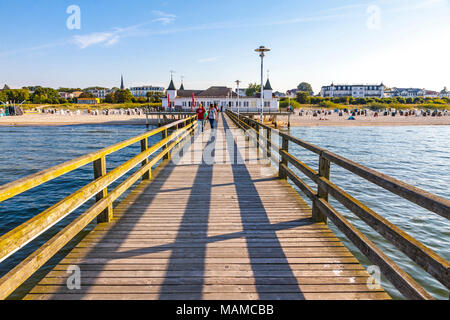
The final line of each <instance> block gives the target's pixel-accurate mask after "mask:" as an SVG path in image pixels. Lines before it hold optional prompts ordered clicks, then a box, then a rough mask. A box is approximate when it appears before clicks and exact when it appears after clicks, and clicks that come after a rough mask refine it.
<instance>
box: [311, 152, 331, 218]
mask: <svg viewBox="0 0 450 320" xmlns="http://www.w3.org/2000/svg"><path fill="white" fill-rule="evenodd" d="M319 176H320V177H324V178H326V179H328V180H329V179H330V161H328V160H327V159H325V157H323V155H322V154H320V158H319ZM317 199H324V200H325V201H327V202H328V192H326V191H325V190H324V189H322V188H321V187H320V186H319V187H318V188H317ZM316 201H317V200H316ZM316 201H314V203H313V208H312V218H313V220H314V221H315V222H324V223H327V217H326V216H325V215H324V214H323V213H322V212H321V211H320V210H319V207H318V206H317V203H316Z"/></svg>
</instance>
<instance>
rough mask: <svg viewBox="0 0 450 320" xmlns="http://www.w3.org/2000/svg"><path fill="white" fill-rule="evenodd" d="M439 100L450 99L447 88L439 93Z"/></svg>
mask: <svg viewBox="0 0 450 320" xmlns="http://www.w3.org/2000/svg"><path fill="white" fill-rule="evenodd" d="M439 98H450V91H448V90H447V87H444V89H443V90H442V91H441V92H440V93H439Z"/></svg>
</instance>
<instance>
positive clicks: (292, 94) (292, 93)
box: [286, 89, 298, 98]
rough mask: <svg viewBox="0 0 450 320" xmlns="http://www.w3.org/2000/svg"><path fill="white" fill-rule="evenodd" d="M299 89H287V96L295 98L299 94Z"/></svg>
mask: <svg viewBox="0 0 450 320" xmlns="http://www.w3.org/2000/svg"><path fill="white" fill-rule="evenodd" d="M297 92H298V89H291V90H288V91H286V97H288V98H295V97H296V96H297Z"/></svg>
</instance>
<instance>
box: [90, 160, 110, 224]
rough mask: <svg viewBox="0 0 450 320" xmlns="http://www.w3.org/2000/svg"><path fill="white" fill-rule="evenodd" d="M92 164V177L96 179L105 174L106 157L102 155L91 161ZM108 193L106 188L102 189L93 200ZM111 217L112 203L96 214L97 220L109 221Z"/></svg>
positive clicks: (100, 221) (101, 197)
mask: <svg viewBox="0 0 450 320" xmlns="http://www.w3.org/2000/svg"><path fill="white" fill-rule="evenodd" d="M93 164H94V179H98V178H100V177H101V176H104V175H105V174H106V158H105V157H104V156H103V157H101V158H100V159H97V160H95V161H94V162H93ZM107 195H108V188H105V189H103V190H102V191H101V192H99V193H98V194H97V195H96V196H95V201H96V202H98V201H100V200H101V199H103V198H105V197H106V196H107ZM112 219H113V208H112V205H111V206H108V207H107V208H106V209H105V210H104V211H103V212H102V213H100V214H99V215H98V216H97V222H98V223H102V222H111V221H112Z"/></svg>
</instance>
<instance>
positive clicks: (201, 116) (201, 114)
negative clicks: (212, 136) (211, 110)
mask: <svg viewBox="0 0 450 320" xmlns="http://www.w3.org/2000/svg"><path fill="white" fill-rule="evenodd" d="M195 112H196V113H197V120H198V125H199V128H201V129H202V132H203V129H204V128H205V113H206V110H205V108H204V107H203V105H202V104H200V105H199V107H198V108H197V110H196V111H195Z"/></svg>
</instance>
